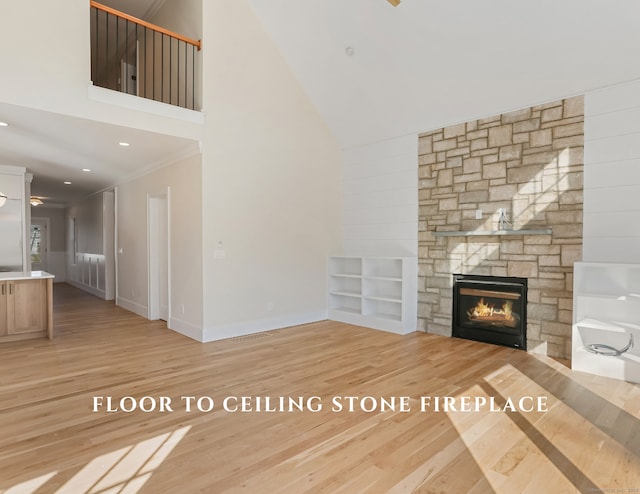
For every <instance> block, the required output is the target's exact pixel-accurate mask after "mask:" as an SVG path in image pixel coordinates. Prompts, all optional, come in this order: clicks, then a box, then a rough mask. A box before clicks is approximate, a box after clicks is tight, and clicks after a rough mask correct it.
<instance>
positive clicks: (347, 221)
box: [342, 135, 418, 256]
mask: <svg viewBox="0 0 640 494" xmlns="http://www.w3.org/2000/svg"><path fill="white" fill-rule="evenodd" d="M342 156H343V190H344V212H343V223H342V227H343V228H342V229H343V232H342V235H343V238H344V253H345V254H353V255H391V256H415V255H417V254H418V137H417V135H408V136H403V137H398V138H394V139H388V140H385V141H381V142H376V143H374V144H370V145H367V146H360V147H356V148H351V149H346V150H344V151H343V153H342Z"/></svg>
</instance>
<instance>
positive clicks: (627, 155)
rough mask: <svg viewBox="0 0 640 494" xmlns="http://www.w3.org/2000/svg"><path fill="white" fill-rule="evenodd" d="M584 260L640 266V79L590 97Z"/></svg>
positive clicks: (586, 142)
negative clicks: (639, 264)
mask: <svg viewBox="0 0 640 494" xmlns="http://www.w3.org/2000/svg"><path fill="white" fill-rule="evenodd" d="M584 159H585V169H584V197H585V203H584V260H585V261H591V262H621V263H640V228H639V227H638V225H640V201H639V200H638V198H639V197H640V80H636V81H631V82H628V83H624V84H620V85H616V86H611V87H607V88H603V89H600V90H597V91H591V92H589V93H587V94H586V96H585V156H584Z"/></svg>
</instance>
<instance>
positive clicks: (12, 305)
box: [0, 276, 53, 341]
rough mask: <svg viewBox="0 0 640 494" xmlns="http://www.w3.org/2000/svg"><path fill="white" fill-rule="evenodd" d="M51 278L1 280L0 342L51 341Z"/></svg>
mask: <svg viewBox="0 0 640 494" xmlns="http://www.w3.org/2000/svg"><path fill="white" fill-rule="evenodd" d="M52 296H53V277H52V276H51V277H48V278H46V277H42V276H40V277H37V278H27V277H23V278H22V279H5V280H0V341H15V340H22V339H29V338H39V337H45V336H46V337H48V338H49V339H52V338H53V312H52Z"/></svg>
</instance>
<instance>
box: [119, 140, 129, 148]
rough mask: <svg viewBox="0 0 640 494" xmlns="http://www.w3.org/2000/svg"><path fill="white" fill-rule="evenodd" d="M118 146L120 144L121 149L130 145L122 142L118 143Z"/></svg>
mask: <svg viewBox="0 0 640 494" xmlns="http://www.w3.org/2000/svg"><path fill="white" fill-rule="evenodd" d="M118 144H120V145H121V146H122V147H125V148H126V147H128V146H129V145H130V144H129V143H128V142H124V141H122V142H119V143H118Z"/></svg>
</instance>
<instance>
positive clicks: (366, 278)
mask: <svg viewBox="0 0 640 494" xmlns="http://www.w3.org/2000/svg"><path fill="white" fill-rule="evenodd" d="M328 272H329V308H328V312H329V319H332V320H334V321H340V322H346V323H349V324H356V325H359V326H365V327H369V328H373V329H380V330H384V331H390V332H393V333H398V334H406V333H410V332H412V331H415V330H416V328H417V259H416V258H415V257H353V256H332V257H330V258H329V265H328Z"/></svg>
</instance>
